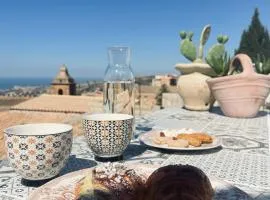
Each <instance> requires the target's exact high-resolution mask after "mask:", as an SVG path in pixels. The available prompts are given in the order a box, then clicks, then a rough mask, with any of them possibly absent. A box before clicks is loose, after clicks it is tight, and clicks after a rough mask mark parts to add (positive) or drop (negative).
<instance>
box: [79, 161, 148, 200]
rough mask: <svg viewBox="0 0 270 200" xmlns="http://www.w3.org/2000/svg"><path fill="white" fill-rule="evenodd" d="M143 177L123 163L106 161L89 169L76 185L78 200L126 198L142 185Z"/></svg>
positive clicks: (122, 199)
mask: <svg viewBox="0 0 270 200" xmlns="http://www.w3.org/2000/svg"><path fill="white" fill-rule="evenodd" d="M144 183H145V179H144V178H143V177H141V176H140V175H138V174H136V172H135V171H134V170H133V169H128V168H127V167H126V166H125V165H124V164H118V163H116V164H115V163H106V164H104V165H101V166H99V167H96V168H95V169H94V170H92V171H89V174H88V175H87V176H85V177H84V178H83V179H82V180H81V181H80V182H79V183H78V184H77V187H76V191H75V193H76V196H77V198H76V199H78V200H109V199H110V200H127V199H132V198H133V197H134V195H135V191H139V190H140V189H139V188H140V187H143V186H144Z"/></svg>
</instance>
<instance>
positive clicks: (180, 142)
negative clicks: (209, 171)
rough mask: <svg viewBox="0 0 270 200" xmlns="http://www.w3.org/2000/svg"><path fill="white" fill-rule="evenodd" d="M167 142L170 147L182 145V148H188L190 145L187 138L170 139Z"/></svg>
mask: <svg viewBox="0 0 270 200" xmlns="http://www.w3.org/2000/svg"><path fill="white" fill-rule="evenodd" d="M167 144H168V146H169V147H182V148H186V147H188V145H189V144H188V141H187V140H182V139H176V140H173V139H172V140H168V141H167Z"/></svg>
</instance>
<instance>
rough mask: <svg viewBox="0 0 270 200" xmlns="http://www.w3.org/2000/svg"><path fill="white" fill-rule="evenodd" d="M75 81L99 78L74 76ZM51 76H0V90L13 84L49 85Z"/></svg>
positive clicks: (25, 85)
mask: <svg viewBox="0 0 270 200" xmlns="http://www.w3.org/2000/svg"><path fill="white" fill-rule="evenodd" d="M74 79H75V82H76V83H86V82H87V81H95V80H101V79H99V78H74ZM52 81H53V79H52V78H44V77H43V78H14V77H12V78H7V77H0V90H6V89H11V88H14V87H15V86H21V87H28V86H45V87H46V86H49V85H50V84H51V82H52Z"/></svg>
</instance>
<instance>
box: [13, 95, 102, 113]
mask: <svg viewBox="0 0 270 200" xmlns="http://www.w3.org/2000/svg"><path fill="white" fill-rule="evenodd" d="M11 110H22V111H42V112H62V113H86V112H88V113H90V112H91V113H93V112H101V111H102V96H91V97H89V96H68V95H48V94H43V95H41V96H39V97H36V98H33V99H30V100H28V101H25V102H23V103H20V104H18V105H15V106H13V107H11Z"/></svg>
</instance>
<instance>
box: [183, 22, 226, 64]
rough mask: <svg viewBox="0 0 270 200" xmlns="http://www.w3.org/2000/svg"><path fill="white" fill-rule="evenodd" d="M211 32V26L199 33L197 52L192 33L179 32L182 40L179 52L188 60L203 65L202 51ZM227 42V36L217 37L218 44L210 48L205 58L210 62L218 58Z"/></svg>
mask: <svg viewBox="0 0 270 200" xmlns="http://www.w3.org/2000/svg"><path fill="white" fill-rule="evenodd" d="M210 32H211V26H210V25H206V26H205V27H204V28H203V30H202V33H201V37H200V44H199V47H198V52H197V50H196V46H195V45H194V43H193V42H192V37H193V32H185V31H181V32H180V37H181V39H182V41H181V44H180V52H181V54H182V55H183V56H185V57H186V58H187V59H188V60H190V61H192V62H195V63H204V60H203V49H204V46H205V43H206V42H207V40H208V38H209V36H210ZM228 40H229V37H228V36H225V35H220V36H218V37H217V41H218V44H215V45H214V46H213V47H211V48H210V50H209V52H208V55H207V56H206V58H207V59H208V60H209V61H210V62H211V60H212V58H216V57H220V56H221V55H223V53H224V52H225V47H224V44H225V43H226V42H227V41H228Z"/></svg>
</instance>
